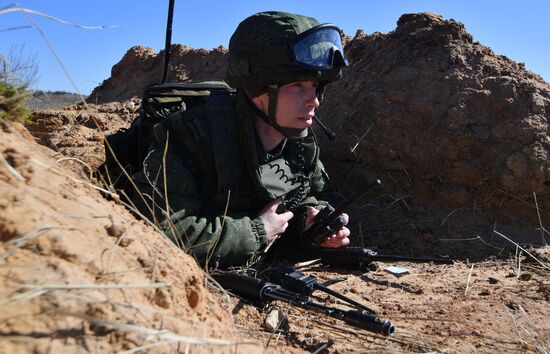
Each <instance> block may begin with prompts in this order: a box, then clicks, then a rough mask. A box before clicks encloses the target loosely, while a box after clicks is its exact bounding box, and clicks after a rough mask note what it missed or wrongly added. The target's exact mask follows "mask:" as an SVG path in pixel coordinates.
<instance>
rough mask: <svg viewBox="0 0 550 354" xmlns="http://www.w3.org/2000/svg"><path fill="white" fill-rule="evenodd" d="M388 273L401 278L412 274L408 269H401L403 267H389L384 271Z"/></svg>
mask: <svg viewBox="0 0 550 354" xmlns="http://www.w3.org/2000/svg"><path fill="white" fill-rule="evenodd" d="M384 270H385V271H386V272H389V273H391V274H393V275H395V276H396V277H400V276H402V275H404V274H408V273H410V270H408V269H406V268H401V267H394V266H391V267H387V268H385V269H384Z"/></svg>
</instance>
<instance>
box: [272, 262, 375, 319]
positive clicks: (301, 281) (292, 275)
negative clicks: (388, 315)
mask: <svg viewBox="0 0 550 354" xmlns="http://www.w3.org/2000/svg"><path fill="white" fill-rule="evenodd" d="M261 276H262V278H264V279H266V280H267V281H269V282H271V283H274V284H277V285H280V286H282V287H283V288H285V289H288V290H290V291H294V292H296V293H298V294H301V295H304V296H311V295H312V294H313V291H315V290H319V291H322V292H325V293H327V294H329V295H332V296H334V297H336V298H338V299H340V300H342V301H345V302H347V303H348V304H351V305H353V306H355V307H356V308H357V309H360V310H363V311H367V312H369V313H372V314H375V313H376V312H375V311H373V310H371V309H369V308H368V307H366V306H365V305H363V304H361V303H359V302H357V301H355V300H353V299H350V298H349V297H347V296H344V295H342V294H340V293H337V292H336V291H334V290H332V289H330V288H327V287H326V286H324V285H322V284H319V282H318V281H317V279H316V278H315V277H314V276H312V275H306V274H304V273H302V272H300V271H299V270H297V269H293V268H288V267H275V268H269V269H267V270H265V271H263V272H262V273H261Z"/></svg>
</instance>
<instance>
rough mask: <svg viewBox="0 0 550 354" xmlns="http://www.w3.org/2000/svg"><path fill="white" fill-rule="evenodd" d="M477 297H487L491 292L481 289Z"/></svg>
mask: <svg viewBox="0 0 550 354" xmlns="http://www.w3.org/2000/svg"><path fill="white" fill-rule="evenodd" d="M479 295H480V296H487V295H491V292H490V291H489V290H487V289H483V290H481V291H480V292H479Z"/></svg>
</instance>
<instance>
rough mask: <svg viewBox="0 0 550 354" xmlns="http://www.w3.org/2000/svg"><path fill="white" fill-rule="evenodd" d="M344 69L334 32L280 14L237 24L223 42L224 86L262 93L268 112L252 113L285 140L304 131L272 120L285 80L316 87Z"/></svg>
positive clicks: (339, 41) (338, 35) (260, 15)
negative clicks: (226, 49) (225, 61)
mask: <svg viewBox="0 0 550 354" xmlns="http://www.w3.org/2000/svg"><path fill="white" fill-rule="evenodd" d="M346 66H349V63H348V61H347V59H346V58H345V56H344V49H343V46H342V38H341V31H340V29H339V28H338V27H337V26H335V25H333V24H320V23H319V21H317V20H316V19H314V18H311V17H306V16H301V15H295V14H290V13H285V12H275V11H268V12H260V13H257V14H255V15H252V16H250V17H248V18H246V19H245V20H244V21H242V22H241V23H240V24H239V26H238V27H237V29H236V30H235V32H234V33H233V35H232V36H231V39H230V41H229V65H228V70H227V82H228V83H229V85H231V86H232V87H235V88H240V89H244V90H245V92H247V94H248V96H249V97H251V98H252V97H254V96H257V95H259V94H261V93H264V92H267V93H268V94H269V108H268V111H269V112H268V113H267V114H265V113H263V112H257V113H258V114H259V115H260V116H261V117H262V118H263V119H264V120H265V121H266V122H267V123H269V124H271V125H272V126H273V127H274V128H275V129H277V130H278V131H280V132H281V133H282V134H283V135H284V136H286V137H287V138H290V139H296V138H303V137H305V136H306V135H307V128H306V129H296V128H289V127H282V126H280V125H279V124H278V123H277V121H276V118H275V111H276V102H277V91H278V87H279V86H281V85H285V84H288V83H291V82H298V81H316V82H319V83H321V84H323V86H324V83H327V82H331V81H334V80H338V79H340V78H341V77H342V67H346Z"/></svg>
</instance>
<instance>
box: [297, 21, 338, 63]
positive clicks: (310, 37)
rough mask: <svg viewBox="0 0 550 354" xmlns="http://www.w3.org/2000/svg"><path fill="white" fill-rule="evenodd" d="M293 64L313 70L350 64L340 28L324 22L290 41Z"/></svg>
mask: <svg viewBox="0 0 550 354" xmlns="http://www.w3.org/2000/svg"><path fill="white" fill-rule="evenodd" d="M290 51H291V54H292V60H293V64H297V65H299V66H301V67H304V68H307V69H313V70H329V69H332V67H333V66H346V67H347V66H349V61H348V60H347V59H346V57H345V56H344V49H343V46H342V38H341V34H340V29H339V28H338V27H337V26H335V25H333V24H328V23H327V24H322V25H318V26H315V27H312V28H310V29H308V30H307V31H305V32H303V33H300V35H298V37H296V38H295V39H294V40H293V41H292V42H291V43H290Z"/></svg>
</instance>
